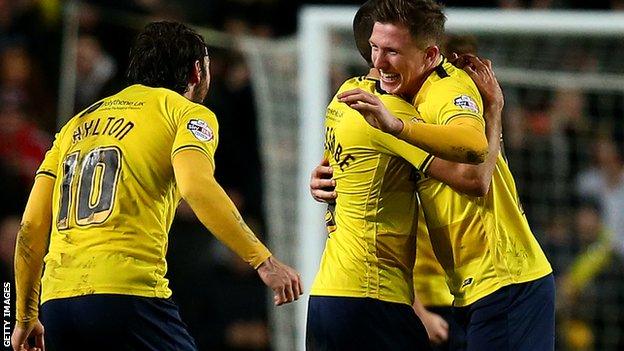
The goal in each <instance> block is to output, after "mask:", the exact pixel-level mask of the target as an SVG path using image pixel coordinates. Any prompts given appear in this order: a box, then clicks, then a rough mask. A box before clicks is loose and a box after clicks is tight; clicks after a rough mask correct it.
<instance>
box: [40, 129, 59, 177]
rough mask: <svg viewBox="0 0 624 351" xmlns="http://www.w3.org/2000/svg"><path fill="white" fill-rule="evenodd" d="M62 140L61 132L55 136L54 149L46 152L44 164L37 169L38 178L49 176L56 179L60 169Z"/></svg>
mask: <svg viewBox="0 0 624 351" xmlns="http://www.w3.org/2000/svg"><path fill="white" fill-rule="evenodd" d="M60 140H61V133H60V132H59V133H56V135H55V136H54V143H53V144H52V147H51V148H50V149H49V150H48V151H47V152H46V154H45V157H44V159H43V162H41V165H40V166H39V169H37V173H36V177H38V176H47V177H51V178H56V176H57V172H58V169H59V157H60V156H59V154H60V152H59V149H60V145H59V144H60V142H61V141H60Z"/></svg>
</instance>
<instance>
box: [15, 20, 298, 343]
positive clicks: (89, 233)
mask: <svg viewBox="0 0 624 351" xmlns="http://www.w3.org/2000/svg"><path fill="white" fill-rule="evenodd" d="M208 66H209V58H208V51H207V47H206V44H205V43H204V40H203V38H202V37H201V36H200V35H198V34H197V33H195V32H194V31H193V30H191V29H189V28H187V27H185V26H184V25H182V24H178V23H170V22H157V23H151V24H149V25H148V26H147V27H146V28H145V30H144V31H143V32H142V33H141V34H140V35H139V36H138V38H137V40H136V43H135V45H134V47H133V48H132V50H131V53H130V65H129V68H128V81H129V84H130V85H129V86H128V87H127V88H125V89H123V90H122V91H120V92H119V93H117V94H115V95H113V96H111V97H108V98H104V99H102V100H100V101H98V102H96V103H94V104H93V105H91V106H90V107H89V108H88V109H86V110H85V111H83V112H81V113H80V114H78V115H77V116H75V117H74V118H72V119H71V120H70V121H69V122H68V123H67V124H66V125H65V126H64V127H63V128H62V129H61V131H60V132H59V133H58V134H57V135H56V138H55V141H54V144H53V146H52V148H51V149H50V150H49V151H48V153H47V154H46V157H45V160H44V161H43V163H42V164H41V166H40V167H39V170H38V171H37V176H36V179H35V184H34V186H33V189H32V191H31V194H30V198H29V200H28V203H27V206H26V210H25V212H24V215H23V219H22V225H21V229H20V232H19V235H18V242H17V247H16V258H15V272H16V274H15V276H16V282H17V289H16V290H17V326H16V328H15V331H14V333H13V336H12V345H13V348H14V350H16V351H17V350H25V349H29V346H28V345H29V343H28V341H27V339H28V338H29V337H34V338H35V339H36V340H35V344H36V347H37V348H39V349H41V348H43V343H44V342H43V334H44V326H45V341H46V346H47V347H48V349H50V350H78V349H98V350H195V349H196V346H195V343H194V341H193V339H192V338H191V336H190V335H189V334H188V332H187V331H186V326H185V325H184V324H183V323H182V321H181V320H180V316H179V313H178V309H177V306H176V305H175V304H174V303H173V302H172V301H171V299H170V297H171V290H170V289H169V288H168V281H167V279H165V277H164V276H165V273H166V271H167V263H166V261H165V254H166V251H167V233H168V230H169V228H170V226H171V221H172V220H173V217H174V214H175V210H176V207H177V205H178V203H179V202H180V200H181V199H182V198H183V199H184V200H186V201H187V202H188V203H189V205H190V206H191V208H192V209H193V210H194V212H195V213H196V215H197V217H198V218H199V219H200V221H201V222H202V223H203V224H204V225H205V226H206V228H208V229H209V230H210V232H212V233H213V234H214V235H215V236H216V237H217V238H218V239H219V240H221V241H222V242H223V243H224V244H226V245H227V246H228V247H230V248H231V249H232V250H233V251H234V252H236V253H237V254H238V255H239V256H240V257H241V258H243V259H244V260H245V261H246V262H247V263H248V264H250V265H251V266H253V267H254V268H256V269H257V272H258V274H259V275H260V277H261V279H262V280H263V281H264V283H265V284H266V285H267V286H269V287H270V288H272V289H273V291H274V293H275V298H274V302H275V304H276V305H281V304H284V303H288V302H291V301H294V300H296V299H297V298H298V297H299V295H300V294H301V291H302V288H301V283H300V279H299V276H298V274H297V272H296V271H295V270H293V269H292V268H290V267H288V266H286V265H284V264H282V263H280V262H279V261H278V260H277V259H275V258H274V257H273V256H272V255H271V252H270V251H269V250H268V249H267V248H266V247H265V246H264V245H263V244H262V243H261V242H260V241H259V240H258V239H257V237H256V236H255V235H254V233H253V232H252V231H251V230H250V229H249V228H248V227H247V225H246V224H245V222H244V221H243V220H242V219H241V216H240V214H239V213H238V211H237V210H236V208H235V207H234V205H233V203H232V202H231V201H230V199H229V198H228V197H227V195H226V194H225V192H224V191H223V189H222V188H221V187H220V186H219V184H218V183H217V182H216V180H215V178H214V176H213V173H214V168H215V165H214V153H215V149H216V147H217V143H218V139H219V136H218V124H217V120H216V117H215V115H214V114H213V113H212V112H211V111H210V110H208V109H207V108H205V107H204V106H202V105H201V104H200V103H201V102H202V101H203V100H204V98H205V97H206V94H207V92H208V86H209V82H210V74H209V72H208ZM44 262H45V270H44V269H43V267H44ZM42 273H43V276H42ZM40 286H41V296H39V291H40ZM214 288H215V289H218V288H219V287H218V286H215V287H214ZM197 293H198V294H199V295H201V294H202V292H201V291H198V292H197ZM39 303H41V307H39ZM208 318H209V317H208Z"/></svg>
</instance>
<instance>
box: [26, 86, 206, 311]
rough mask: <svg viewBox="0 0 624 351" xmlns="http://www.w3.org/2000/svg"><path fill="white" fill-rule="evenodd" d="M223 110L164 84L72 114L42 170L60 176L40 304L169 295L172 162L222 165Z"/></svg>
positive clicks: (174, 193) (174, 199)
mask: <svg viewBox="0 0 624 351" xmlns="http://www.w3.org/2000/svg"><path fill="white" fill-rule="evenodd" d="M217 143H218V125H217V120H216V117H215V115H214V114H213V113H212V112H211V111H210V110H208V109H207V108H205V107H204V106H202V105H199V104H196V103H193V102H191V101H189V100H187V99H186V98H184V97H183V96H181V95H179V94H177V93H175V92H173V91H171V90H167V89H163V88H149V87H145V86H142V85H132V86H130V87H128V88H126V89H124V90H122V91H121V92H119V93H118V94H116V95H113V96H111V97H108V98H105V99H103V100H101V101H99V102H97V103H95V104H94V105H92V106H91V107H89V108H88V109H86V110H85V111H84V112H82V113H80V114H78V115H77V116H75V117H74V118H72V119H71V120H70V121H69V122H68V123H67V124H66V125H65V126H64V127H63V128H62V129H61V131H60V132H59V133H58V134H57V135H56V138H55V141H54V144H53V146H52V148H51V149H50V151H48V153H47V154H46V157H45V160H44V161H43V163H42V165H41V166H40V168H39V170H38V172H37V174H38V176H49V177H53V178H55V179H56V180H55V185H54V186H55V190H54V193H53V218H52V220H53V222H52V228H51V236H50V247H49V251H48V253H47V255H46V257H45V270H44V273H43V278H42V295H41V302H42V303H43V302H45V301H47V300H50V299H55V298H63V297H72V296H79V295H86V294H103V293H110V294H126V295H138V296H147V297H163V298H166V297H169V296H170V295H171V290H170V289H169V287H168V281H167V279H165V277H164V276H165V272H166V271H167V263H166V261H165V254H166V251H167V233H168V231H169V228H170V226H171V222H172V220H173V217H174V214H175V209H176V207H177V205H178V203H179V201H180V194H179V192H178V190H177V188H176V183H175V178H174V173H173V168H172V165H171V159H172V157H173V155H174V154H175V153H177V152H178V151H180V150H184V149H186V148H194V149H196V150H199V151H201V152H203V153H205V154H206V156H208V158H209V159H210V160H211V162H212V163H213V165H214V152H215V149H216V147H217Z"/></svg>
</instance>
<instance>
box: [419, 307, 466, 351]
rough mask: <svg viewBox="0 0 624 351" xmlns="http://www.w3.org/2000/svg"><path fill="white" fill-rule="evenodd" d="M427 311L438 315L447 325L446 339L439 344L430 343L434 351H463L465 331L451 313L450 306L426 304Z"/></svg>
mask: <svg viewBox="0 0 624 351" xmlns="http://www.w3.org/2000/svg"><path fill="white" fill-rule="evenodd" d="M426 308H427V311H429V312H433V313H435V314H438V315H440V316H441V317H442V318H444V320H445V321H446V322H447V323H448V325H449V333H448V340H447V341H446V342H445V343H443V344H440V345H432V348H433V350H434V351H463V350H465V349H466V333H465V332H464V328H463V327H462V326H461V325H460V324H459V322H458V321H457V319H456V318H455V315H454V314H453V307H451V306H444V307H442V306H440V307H436V306H426Z"/></svg>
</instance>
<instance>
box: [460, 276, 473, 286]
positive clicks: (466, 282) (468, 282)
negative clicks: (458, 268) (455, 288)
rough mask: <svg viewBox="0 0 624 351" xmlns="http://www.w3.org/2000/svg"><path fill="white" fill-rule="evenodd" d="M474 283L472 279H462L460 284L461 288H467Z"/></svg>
mask: <svg viewBox="0 0 624 351" xmlns="http://www.w3.org/2000/svg"><path fill="white" fill-rule="evenodd" d="M473 281H474V279H472V278H466V279H464V281H463V282H462V286H461V287H462V288H465V287H467V286H468V285H470V284H472V282H473Z"/></svg>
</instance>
